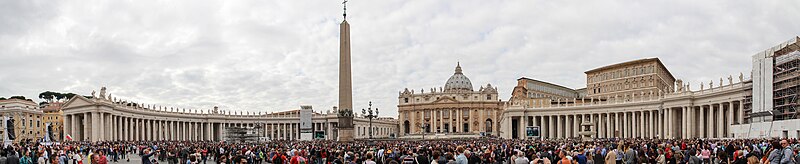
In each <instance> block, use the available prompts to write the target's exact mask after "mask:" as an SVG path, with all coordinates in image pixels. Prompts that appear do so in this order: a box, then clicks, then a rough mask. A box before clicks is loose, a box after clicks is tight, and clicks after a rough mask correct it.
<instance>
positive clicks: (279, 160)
mask: <svg viewBox="0 0 800 164" xmlns="http://www.w3.org/2000/svg"><path fill="white" fill-rule="evenodd" d="M272 163H273V164H285V163H286V155H284V153H283V150H278V151H277V152H276V153H275V155H274V156H272Z"/></svg>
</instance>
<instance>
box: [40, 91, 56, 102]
mask: <svg viewBox="0 0 800 164" xmlns="http://www.w3.org/2000/svg"><path fill="white" fill-rule="evenodd" d="M57 94H61V93H58V92H51V91H44V92H42V93H39V99H43V100H47V102H53V98H55V97H56V95H57Z"/></svg>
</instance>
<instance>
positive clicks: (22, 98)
mask: <svg viewBox="0 0 800 164" xmlns="http://www.w3.org/2000/svg"><path fill="white" fill-rule="evenodd" d="M8 99H20V100H25V99H26V98H25V96H11V97H10V98H8Z"/></svg>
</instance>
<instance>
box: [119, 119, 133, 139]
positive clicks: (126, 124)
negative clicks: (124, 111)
mask: <svg viewBox="0 0 800 164" xmlns="http://www.w3.org/2000/svg"><path fill="white" fill-rule="evenodd" d="M120 117H121V119H122V140H124V141H130V138H129V137H128V136H129V135H128V133H130V131H131V128H130V123H129V122H128V121H130V120H129V119H128V117H124V116H120Z"/></svg>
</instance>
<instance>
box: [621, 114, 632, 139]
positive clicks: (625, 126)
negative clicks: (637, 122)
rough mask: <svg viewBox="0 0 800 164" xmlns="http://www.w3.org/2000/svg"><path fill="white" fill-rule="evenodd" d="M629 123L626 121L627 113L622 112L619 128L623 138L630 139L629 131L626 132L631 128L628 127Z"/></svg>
mask: <svg viewBox="0 0 800 164" xmlns="http://www.w3.org/2000/svg"><path fill="white" fill-rule="evenodd" d="M629 122H630V120H629V119H628V112H622V126H621V127H620V128H622V129H621V130H622V131H623V133H622V137H623V138H630V135H631V134H630V131H628V130H630V129H631V127H630V126H629V125H628V124H629Z"/></svg>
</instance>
